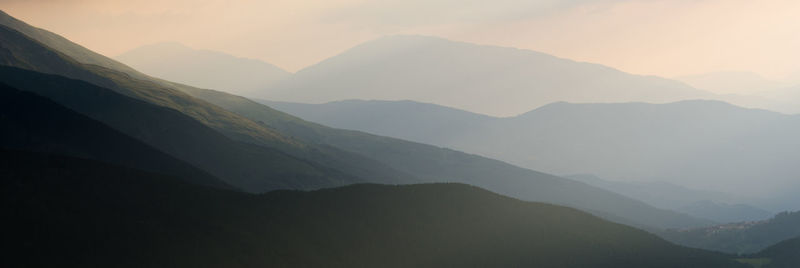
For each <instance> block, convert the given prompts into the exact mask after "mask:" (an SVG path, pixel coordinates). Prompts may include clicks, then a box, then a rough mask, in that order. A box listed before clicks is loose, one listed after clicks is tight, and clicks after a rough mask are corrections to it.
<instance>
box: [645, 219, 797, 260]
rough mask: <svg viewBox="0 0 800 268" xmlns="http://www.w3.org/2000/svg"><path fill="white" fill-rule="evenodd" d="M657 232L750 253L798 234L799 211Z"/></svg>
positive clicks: (693, 243) (709, 246) (694, 244)
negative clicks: (716, 224) (762, 219)
mask: <svg viewBox="0 0 800 268" xmlns="http://www.w3.org/2000/svg"><path fill="white" fill-rule="evenodd" d="M660 235H661V236H662V237H664V238H666V239H667V240H669V241H672V242H673V243H677V244H680V245H685V246H688V247H693V248H702V249H708V250H713V251H720V252H727V253H737V254H751V253H756V252H759V251H761V250H763V249H765V248H767V247H769V246H771V245H774V244H776V243H778V242H780V241H783V240H786V239H791V238H795V237H799V236H800V212H782V213H779V214H778V215H776V216H775V217H773V218H771V219H769V220H765V221H758V222H740V223H731V224H724V225H718V226H711V227H703V228H694V229H686V230H667V231H663V232H661V233H660Z"/></svg>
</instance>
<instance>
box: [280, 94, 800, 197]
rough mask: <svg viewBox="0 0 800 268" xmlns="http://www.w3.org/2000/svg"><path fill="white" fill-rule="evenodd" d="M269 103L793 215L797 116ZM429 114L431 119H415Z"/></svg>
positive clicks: (684, 105) (320, 118)
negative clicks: (735, 198) (726, 196)
mask: <svg viewBox="0 0 800 268" xmlns="http://www.w3.org/2000/svg"><path fill="white" fill-rule="evenodd" d="M265 103H267V104H269V105H272V106H273V107H275V108H277V109H279V110H282V111H284V112H288V113H291V114H295V115H297V116H299V117H301V118H303V119H305V120H309V121H312V122H316V123H320V124H325V125H329V126H332V127H340V128H348V129H352V130H358V131H364V132H369V133H374V134H378V135H388V136H392V137H398V138H404V139H409V140H412V141H416V142H422V143H427V144H433V145H436V146H443V147H448V148H453V149H456V150H461V151H465V152H469V153H475V154H479V155H482V156H486V157H490V158H495V159H499V160H503V161H507V162H509V163H512V164H517V165H520V166H522V167H526V168H531V169H534V170H540V171H544V172H548V173H552V174H594V175H596V176H598V177H601V178H614V179H615V180H618V181H644V182H659V181H663V182H670V183H673V184H677V185H681V186H685V187H689V188H693V189H700V190H708V189H713V190H714V191H721V192H728V193H732V194H736V195H739V196H750V197H761V198H764V199H767V198H771V199H775V200H777V199H782V200H783V201H776V202H773V201H769V202H764V203H758V204H752V205H756V206H758V207H763V208H765V209H768V210H773V211H780V210H787V209H797V207H796V206H797V203H796V202H794V201H796V200H797V199H796V198H797V197H796V194H795V193H796V191H797V189H800V184H798V182H797V180H796V179H795V178H796V174H800V167H798V166H797V165H795V161H792V159H800V140H798V139H797V138H795V137H797V136H800V116H797V115H785V114H779V113H775V112H770V111H765V110H757V109H745V108H741V107H737V106H733V105H729V104H726V103H723V102H718V101H681V102H675V103H668V104H647V103H616V104H574V103H565V102H558V103H553V104H549V105H546V106H543V107H540V108H537V109H534V110H532V111H530V112H528V113H525V114H522V115H519V116H515V117H506V118H496V117H489V118H487V117H485V116H481V115H477V114H470V113H469V112H466V111H460V110H452V109H448V108H445V107H432V106H434V105H433V104H411V103H408V102H396V103H387V102H378V101H345V102H333V103H326V104H289V103H276V102H265ZM420 106H426V108H420ZM423 109H424V111H427V112H429V114H427V115H419V113H418V112H417V111H419V110H423ZM442 110H446V111H447V112H441V111H442ZM434 113H441V114H447V115H448V116H450V115H458V116H450V117H449V118H445V117H444V116H442V115H437V114H434ZM440 118H445V119H446V120H440ZM451 121H452V122H454V123H453V124H452V127H450V125H451V124H450V122H451ZM469 122H472V123H469ZM430 126H436V127H435V128H434V127H430ZM465 127H469V129H468V131H464V128H465ZM793 202H794V203H793Z"/></svg>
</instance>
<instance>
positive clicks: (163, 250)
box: [0, 151, 739, 267]
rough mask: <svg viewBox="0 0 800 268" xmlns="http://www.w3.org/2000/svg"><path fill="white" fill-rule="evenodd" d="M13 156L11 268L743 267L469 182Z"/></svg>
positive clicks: (7, 192) (7, 194)
mask: <svg viewBox="0 0 800 268" xmlns="http://www.w3.org/2000/svg"><path fill="white" fill-rule="evenodd" d="M0 159H2V161H0V172H2V173H3V174H5V175H6V176H5V179H4V180H2V182H0V183H2V184H3V187H2V189H3V190H2V191H3V195H2V197H0V198H2V200H3V204H4V205H12V206H10V207H7V208H6V209H7V210H5V211H7V212H9V213H10V214H11V215H13V217H11V218H10V219H9V220H8V221H6V223H5V225H6V226H7V228H4V229H3V231H2V232H3V235H4V239H3V242H2V243H4V244H5V245H6V246H8V247H7V248H9V252H7V253H8V255H7V256H8V257H6V258H3V260H2V263H3V264H4V266H9V267H15V266H52V265H58V266H81V267H87V266H102V267H108V266H114V267H155V266H159V267H160V266H165V267H319V266H325V267H488V266H492V267H509V266H521V267H739V266H737V265H736V264H735V263H733V262H732V260H731V259H730V258H731V257H730V256H726V255H723V254H718V253H712V252H707V251H702V250H696V249H688V248H683V247H679V246H675V245H672V244H669V243H667V242H666V241H663V240H661V239H659V238H657V237H656V236H654V235H651V234H648V233H646V232H643V231H639V230H636V229H633V228H630V227H627V226H623V225H619V224H614V223H609V222H606V221H603V220H600V219H599V218H596V217H593V216H591V215H589V214H586V213H583V212H580V211H577V210H574V209H570V208H565V207H558V206H552V205H546V204H540V203H527V202H521V201H518V200H514V199H511V198H508V197H503V196H500V195H497V194H493V193H490V192H487V191H485V190H481V189H478V188H475V187H470V186H466V185H455V184H431V185H413V186H379V185H355V186H349V187H344V188H338V189H329V190H320V191H314V192H297V191H278V192H271V193H267V194H263V195H249V194H244V193H239V192H232V191H225V190H217V189H212V188H206V187H201V186H197V185H191V184H186V183H182V182H180V181H177V180H174V179H171V178H169V177H162V176H158V175H154V174H149V173H146V172H140V171H136V170H130V169H122V168H118V167H114V166H109V165H104V164H99V163H96V162H92V161H87V160H78V159H73V158H64V157H57V156H47V155H39V154H28V153H22V152H15V153H12V154H9V153H8V152H6V151H0ZM34 170H35V171H34ZM165 204H168V205H165ZM109 211H112V212H113V217H109V216H108V215H109V214H107V213H108V212H109ZM12 245H13V246H12Z"/></svg>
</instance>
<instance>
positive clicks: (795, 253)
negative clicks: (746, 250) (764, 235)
mask: <svg viewBox="0 0 800 268" xmlns="http://www.w3.org/2000/svg"><path fill="white" fill-rule="evenodd" d="M755 257H758V258H766V259H767V260H768V261H767V262H768V263H767V265H765V266H764V268H792V267H798V266H800V237H798V238H794V239H789V240H786V241H782V242H780V243H778V244H775V245H773V246H770V247H768V248H767V249H765V250H763V251H761V252H759V253H758V254H755Z"/></svg>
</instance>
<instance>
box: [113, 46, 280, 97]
mask: <svg viewBox="0 0 800 268" xmlns="http://www.w3.org/2000/svg"><path fill="white" fill-rule="evenodd" d="M115 59H116V60H119V61H120V62H123V63H125V64H127V65H129V66H131V67H133V68H135V69H136V70H139V71H141V72H144V73H146V74H149V75H152V76H155V77H159V78H163V79H166V80H170V81H174V82H178V83H183V84H187V85H192V86H196V87H201V88H215V89H220V90H225V91H228V92H231V93H234V94H237V95H252V93H253V92H254V91H258V90H263V89H264V88H265V87H269V86H272V84H274V83H275V82H276V81H278V80H281V79H284V78H286V77H287V76H289V75H291V74H290V73H289V72H287V71H284V70H282V69H281V68H278V67H276V66H275V65H272V64H269V63H266V62H263V61H259V60H254V59H245V58H238V57H234V56H231V55H228V54H225V53H221V52H216V51H211V50H196V49H192V48H189V47H187V46H184V45H182V44H179V43H158V44H152V45H147V46H142V47H138V48H135V49H133V50H130V51H128V52H125V53H123V54H121V55H119V56H116V57H115Z"/></svg>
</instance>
